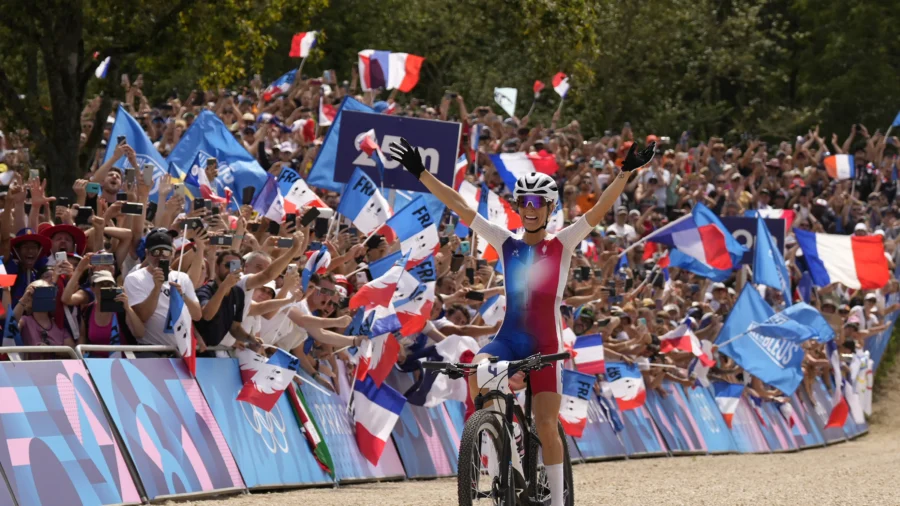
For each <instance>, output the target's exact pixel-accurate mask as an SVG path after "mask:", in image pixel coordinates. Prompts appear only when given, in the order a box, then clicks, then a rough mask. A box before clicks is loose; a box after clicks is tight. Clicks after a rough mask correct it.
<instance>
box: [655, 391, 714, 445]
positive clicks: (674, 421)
mask: <svg viewBox="0 0 900 506" xmlns="http://www.w3.org/2000/svg"><path fill="white" fill-rule="evenodd" d="M662 388H663V389H664V390H665V391H666V392H667V393H668V395H666V396H665V397H662V396H659V395H657V397H658V404H659V406H660V407H662V411H661V412H660V414H664V415H665V416H666V419H667V420H666V423H668V426H667V429H666V430H667V431H668V430H671V431H672V432H673V433H675V434H677V439H678V440H679V441H680V443H679V444H680V445H681V451H683V452H684V453H686V454H694V455H699V454H704V453H706V452H707V449H706V443H705V442H704V441H703V435H702V434H701V433H700V430H699V428H698V427H697V422H696V420H694V415H693V414H692V413H691V410H690V408H688V406H687V399H686V398H685V396H684V390H682V386H681V385H679V384H677V383H672V382H670V381H663V384H662ZM654 420H656V417H654ZM660 423H662V418H660V421H657V423H656V426H657V427H658V428H659V429H660V431H663V428H662V426H660ZM663 435H664V436H665V433H664V434H663ZM666 442H668V439H667V440H666ZM669 448H670V449H671V448H672V447H671V446H670V447H669ZM673 453H674V450H673Z"/></svg>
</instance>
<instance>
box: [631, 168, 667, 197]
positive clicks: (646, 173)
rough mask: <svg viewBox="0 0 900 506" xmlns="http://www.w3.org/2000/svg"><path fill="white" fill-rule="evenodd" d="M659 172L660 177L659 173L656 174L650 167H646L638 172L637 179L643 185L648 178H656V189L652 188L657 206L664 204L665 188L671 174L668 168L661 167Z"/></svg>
mask: <svg viewBox="0 0 900 506" xmlns="http://www.w3.org/2000/svg"><path fill="white" fill-rule="evenodd" d="M661 172H662V177H661V178H660V175H659V174H657V173H656V171H654V170H653V169H652V168H650V167H646V168H644V169H642V170H641V172H640V174H638V181H639V182H640V183H641V184H643V185H645V186H646V185H647V183H648V182H649V181H650V178H652V177H655V178H656V179H657V184H656V189H655V190H653V198H654V199H656V205H657V206H665V205H666V199H667V195H666V188H667V187H668V186H669V183H670V182H671V181H672V174H670V173H669V171H668V170H666V169H663V170H662V171H661Z"/></svg>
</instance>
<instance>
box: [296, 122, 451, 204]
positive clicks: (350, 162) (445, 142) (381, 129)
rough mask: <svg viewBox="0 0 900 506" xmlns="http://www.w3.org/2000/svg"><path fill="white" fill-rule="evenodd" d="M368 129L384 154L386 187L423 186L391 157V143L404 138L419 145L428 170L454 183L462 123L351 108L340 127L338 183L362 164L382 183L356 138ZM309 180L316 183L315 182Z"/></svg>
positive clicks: (347, 178)
mask: <svg viewBox="0 0 900 506" xmlns="http://www.w3.org/2000/svg"><path fill="white" fill-rule="evenodd" d="M369 130H374V131H375V139H376V143H377V144H378V146H379V147H380V148H381V150H382V151H383V152H384V153H385V158H386V160H385V162H384V169H385V170H384V187H385V188H392V189H397V190H412V191H423V189H424V187H423V186H422V183H420V182H419V180H418V179H416V177H415V176H413V175H412V174H410V173H409V172H407V171H405V170H404V169H403V167H402V166H401V165H400V162H395V161H394V160H392V159H391V158H390V150H389V147H390V145H391V143H392V142H396V143H399V142H400V138H401V137H403V138H405V139H406V140H408V141H409V143H410V144H412V145H413V146H415V147H417V148H419V154H420V155H421V156H422V162H423V163H424V164H425V169H426V170H428V171H429V172H431V173H432V174H433V175H434V176H435V177H436V178H438V179H439V180H440V181H441V182H443V183H444V184H447V185H451V186H452V185H453V170H454V168H455V166H456V158H457V152H458V150H459V137H460V134H461V132H462V126H461V125H460V124H459V123H450V122H447V121H437V120H427V119H418V118H408V117H404V116H390V115H387V114H374V113H367V112H357V111H349V110H347V111H343V112H342V113H341V129H340V135H339V137H338V145H337V156H336V158H335V166H334V181H335V182H336V183H340V184H344V183H346V182H347V181H348V180H350V176H351V175H352V174H353V171H354V170H355V169H356V167H359V168H361V169H362V170H363V171H365V172H366V174H368V175H369V177H370V178H372V181H374V182H375V184H377V185H379V186H380V185H381V184H382V181H381V174H380V173H379V172H380V171H379V169H378V168H377V167H376V163H375V160H374V159H373V158H372V157H370V156H369V155H367V154H366V152H365V151H363V150H362V148H361V147H360V145H359V143H358V142H357V137H359V135H360V134H363V133H365V132H368V131H369ZM310 182H311V183H313V184H315V182H314V181H310Z"/></svg>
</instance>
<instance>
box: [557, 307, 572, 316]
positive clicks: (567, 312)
mask: <svg viewBox="0 0 900 506" xmlns="http://www.w3.org/2000/svg"><path fill="white" fill-rule="evenodd" d="M559 314H561V315H562V316H567V317H570V318H571V316H572V307H571V306H559Z"/></svg>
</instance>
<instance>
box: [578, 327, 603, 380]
mask: <svg viewBox="0 0 900 506" xmlns="http://www.w3.org/2000/svg"><path fill="white" fill-rule="evenodd" d="M573 349H574V350H575V358H574V360H575V368H576V369H578V371H579V372H583V373H585V374H604V373H605V372H606V362H605V361H604V359H603V336H601V335H600V334H591V335H587V336H578V339H577V340H576V341H575V346H574V348H573Z"/></svg>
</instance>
